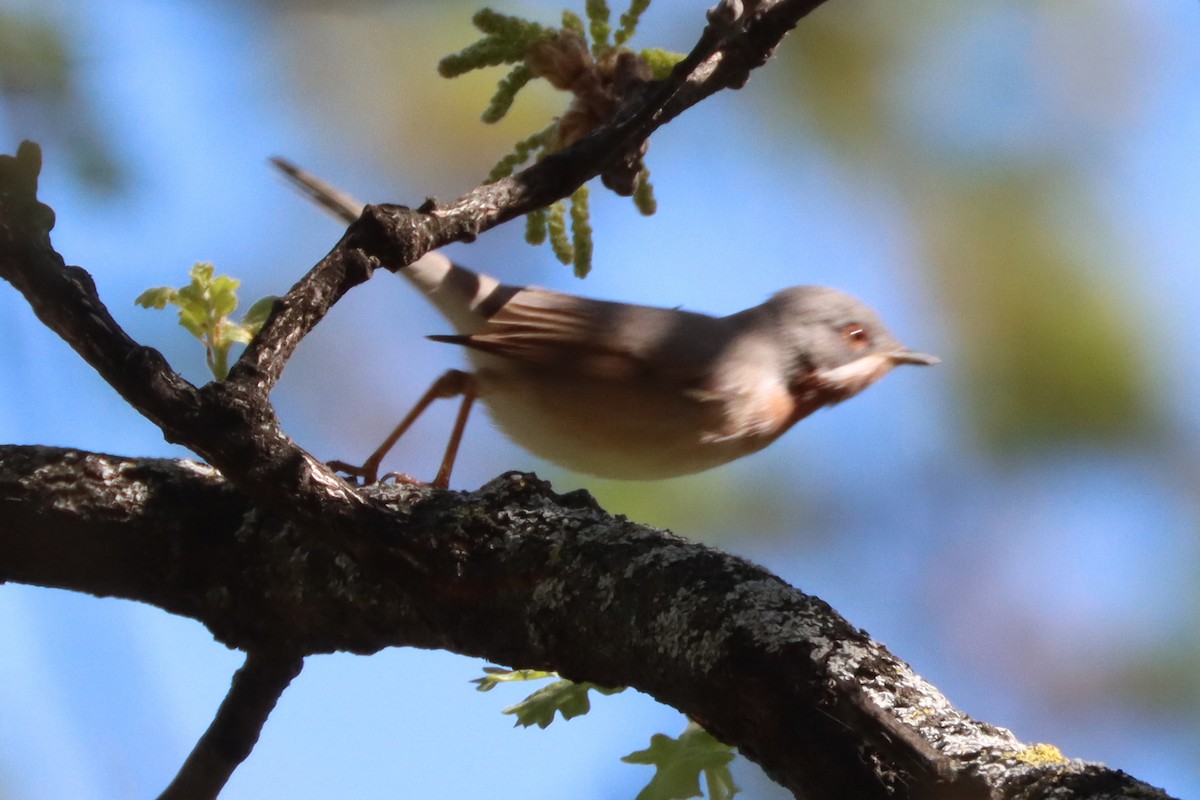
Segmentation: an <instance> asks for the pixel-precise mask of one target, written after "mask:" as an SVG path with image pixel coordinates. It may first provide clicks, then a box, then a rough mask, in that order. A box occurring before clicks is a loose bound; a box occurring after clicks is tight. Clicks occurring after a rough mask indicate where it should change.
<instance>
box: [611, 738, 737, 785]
mask: <svg viewBox="0 0 1200 800" xmlns="http://www.w3.org/2000/svg"><path fill="white" fill-rule="evenodd" d="M733 757H734V753H733V748H732V747H730V746H729V745H726V744H722V743H721V742H719V741H717V740H716V739H715V738H713V736H712V735H711V734H710V733H708V731H706V730H704V729H703V728H701V727H700V726H699V725H697V724H696V723H694V722H689V723H688V726H687V728H685V729H684V731H683V733H682V734H680V736H679V738H678V739H673V738H671V737H670V736H667V735H665V734H662V733H656V734H655V735H654V736H652V737H651V738H650V746H649V747H648V748H646V749H645V750H638V751H637V752H634V753H630V754H629V755H627V756H625V757H624V758H622V759H621V760H622V761H624V762H625V763H627V764H646V765H650V766H653V767H655V768H656V771H655V773H654V777H653V778H652V779H651V780H650V783H648V784H647V785H646V788H644V789H642V791H641V792H639V793H638V796H637V800H684V799H685V798H688V797H700V796H701V791H700V776H701V775H703V776H704V780H705V786H706V787H707V789H708V793H709V800H730V798H732V797H733V796H734V795H735V794H737V793H738V791H739V789H738V787H737V785H736V784H734V782H733V775H732V773H730V771H729V762H730V761H732V760H733Z"/></svg>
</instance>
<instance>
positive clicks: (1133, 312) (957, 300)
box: [925, 168, 1157, 452]
mask: <svg viewBox="0 0 1200 800" xmlns="http://www.w3.org/2000/svg"><path fill="white" fill-rule="evenodd" d="M1051 175H1053V170H1052V169H1050V168H1045V169H1042V170H1030V171H1019V170H1013V171H1012V172H1011V173H1010V174H1006V175H1002V176H995V177H991V178H987V179H983V178H981V177H979V176H976V177H975V178H974V179H973V180H970V181H966V182H964V183H963V184H961V185H959V186H952V185H951V184H949V183H946V184H944V185H943V186H942V188H941V192H942V193H941V195H940V196H939V197H937V199H936V201H935V203H934V204H933V205H932V206H931V207H928V208H926V209H925V212H926V213H925V220H926V223H927V230H926V236H927V241H928V242H929V246H930V249H931V254H932V257H933V261H934V263H935V265H936V266H937V268H938V270H939V272H940V273H941V275H942V276H943V279H944V281H945V284H946V285H947V286H948V287H949V289H950V291H948V292H947V293H946V299H947V301H948V302H949V303H950V304H951V311H952V312H953V313H954V316H955V317H956V318H957V320H958V322H959V334H958V335H959V342H960V349H961V352H962V353H963V358H962V363H963V364H964V366H965V367H966V374H965V377H964V384H965V386H964V388H965V390H966V392H967V396H968V398H969V401H970V403H971V407H972V409H973V411H974V413H975V418H976V420H977V423H978V429H979V431H980V433H981V435H982V438H983V441H984V442H986V443H987V444H988V445H990V446H991V447H993V448H995V449H997V450H999V451H1001V452H1004V451H1011V450H1013V449H1021V448H1029V447H1045V446H1047V444H1049V443H1051V442H1055V441H1057V442H1063V441H1082V440H1087V441H1106V440H1107V441H1113V440H1128V439H1130V438H1132V437H1135V436H1139V435H1144V434H1147V433H1148V432H1151V431H1153V430H1154V429H1155V428H1156V425H1157V418H1156V412H1155V409H1154V407H1153V405H1152V403H1151V400H1150V393H1149V392H1148V391H1147V382H1148V377H1147V373H1148V370H1147V364H1146V361H1147V359H1148V357H1149V353H1148V351H1147V350H1146V348H1145V347H1144V346H1143V335H1144V332H1143V330H1142V329H1141V328H1140V327H1139V326H1140V325H1141V324H1142V322H1143V321H1144V320H1145V319H1146V315H1144V314H1142V313H1139V312H1138V310H1137V306H1138V298H1137V297H1136V296H1128V295H1124V296H1123V295H1122V293H1121V292H1120V291H1119V290H1118V289H1117V288H1116V287H1114V286H1112V285H1111V284H1110V283H1109V280H1110V278H1109V277H1108V276H1109V275H1110V274H1111V272H1110V271H1109V270H1108V269H1098V268H1097V266H1100V265H1098V264H1094V263H1089V255H1091V254H1089V253H1086V252H1084V251H1083V248H1082V247H1081V246H1079V245H1078V244H1076V243H1075V242H1074V241H1073V239H1072V236H1071V235H1070V234H1071V232H1070V231H1069V229H1066V228H1063V227H1056V226H1053V225H1048V224H1047V220H1049V219H1053V218H1054V217H1055V213H1054V209H1053V205H1052V200H1051V197H1049V196H1048V195H1049V192H1048V190H1049V188H1050V187H1051V186H1053V185H1054V183H1055V181H1054V179H1053V178H1051V177H1050V176H1051ZM927 199H929V198H927ZM1098 235H1101V234H1098ZM1100 257H1101V256H1099V254H1098V253H1097V254H1096V255H1095V258H1096V259H1099V258H1100Z"/></svg>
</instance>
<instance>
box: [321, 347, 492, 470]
mask: <svg viewBox="0 0 1200 800" xmlns="http://www.w3.org/2000/svg"><path fill="white" fill-rule="evenodd" d="M459 395H462V398H463V401H462V405H461V406H460V407H459V409H458V417H457V419H455V421H454V429H453V430H452V431H451V433H450V442H449V443H448V444H447V445H446V454H445V456H443V458H442V466H441V468H439V469H438V473H437V477H435V478H434V479H433V485H434V486H436V487H438V488H440V489H445V488H446V487H447V486H448V485H449V484H450V471H451V470H452V469H453V468H454V457H455V456H456V455H457V454H458V444H459V442H460V441H461V440H462V434H463V429H464V428H466V425H467V416H468V415H469V414H470V412H471V405H472V403H474V402H475V395H476V389H475V380H474V378H473V377H472V376H471V375H470V374H469V373H466V372H463V371H462V370H457V369H452V370H448V371H447V372H446V373H444V374H443V375H442V376H441V377H440V378H438V379H437V380H436V381H434V382H433V385H432V386H430V387H429V388H428V389H427V390H426V391H425V394H423V395H421V399H420V400H418V401H417V404H416V405H415V406H413V407H412V410H411V411H409V412H408V414H406V415H405V417H404V419H402V420H400V424H399V425H397V426H396V428H395V430H393V431H392V432H391V433H390V434H389V435H388V437H387V438H386V439H384V440H383V444H381V445H379V447H377V448H376V449H375V452H373V453H371V456H370V457H369V458H368V459H367V460H366V461H364V462H363V465H362V466H361V467H356V466H353V465H351V464H347V463H346V462H345V461H330V462H329V466H330V467H331V468H332V469H336V470H338V471H340V472H344V473H346V474H347V475H353V476H354V477H356V478H362V479H363V481H365V482H366V483H375V482H376V481H377V480H378V479H379V463H380V462H381V461H383V457H384V456H385V455H387V454H388V451H390V450H391V449H392V447H393V446H395V444H396V442H397V441H398V440H399V439H400V437H401V436H403V435H404V433H405V432H406V431H407V430H408V429H409V428H410V427H412V424H413V423H414V422H416V421H417V417H419V416H421V414H423V413H424V412H425V409H426V408H428V407H429V404H430V403H432V402H433V401H434V400H440V399H443V398H451V397H458V396H459Z"/></svg>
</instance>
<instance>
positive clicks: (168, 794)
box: [158, 650, 304, 800]
mask: <svg viewBox="0 0 1200 800" xmlns="http://www.w3.org/2000/svg"><path fill="white" fill-rule="evenodd" d="M303 665H304V659H302V658H299V657H293V656H287V655H277V654H270V653H262V652H258V651H254V650H252V651H250V653H249V654H248V655H247V656H246V663H245V664H243V665H242V667H241V669H239V670H238V671H237V672H236V673H235V674H234V676H233V685H231V686H230V687H229V694H227V695H226V696H225V700H224V701H223V702H222V703H221V707H220V708H219V709H217V715H216V717H215V718H213V721H212V724H211V725H209V726H208V730H206V731H205V732H204V735H203V736H201V737H200V741H198V742H196V746H195V748H193V749H192V752H191V753H190V754H189V755H188V757H187V760H186V761H184V762H183V767H181V768H180V770H179V773H178V774H177V775H176V776H175V779H174V780H172V781H171V784H170V785H169V786H168V787H167V788H166V789H165V790H163V793H162V794H160V795H159V796H158V798H159V800H212V798H216V796H217V795H218V794H220V793H221V789H223V788H224V786H225V784H226V783H228V782H229V778H230V776H232V775H233V771H234V770H235V769H237V767H238V765H239V764H241V763H242V762H243V761H245V760H246V757H247V756H249V755H250V752H251V751H252V750H253V749H254V745H255V744H257V743H258V736H259V734H260V733H261V732H262V727H263V725H264V724H266V721H267V717H268V716H269V715H270V713H271V711H272V710H273V709H274V708H275V703H276V702H278V700H279V696H280V695H281V694H283V690H284V689H286V688H287V687H288V685H289V684H290V683H291V682H292V680H293V679H294V678H295V677H296V676H297V675H299V674H300V669H301V667H303Z"/></svg>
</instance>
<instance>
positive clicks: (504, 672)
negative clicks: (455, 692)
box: [471, 667, 558, 692]
mask: <svg viewBox="0 0 1200 800" xmlns="http://www.w3.org/2000/svg"><path fill="white" fill-rule="evenodd" d="M483 671H484V672H486V673H487V674H486V675H484V676H483V677H482V678H476V679H475V680H473V681H471V683H477V684H479V685H478V686H476V687H475V689H476V691H480V692H490V691H491V690H492V689H495V688H496V687H497V686H498V685H500V684H501V683H508V682H510V681H540V680H543V679H545V678H556V677H558V673H557V672H542V671H541V670H539V669H502V668H500V667H484V668H483Z"/></svg>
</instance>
